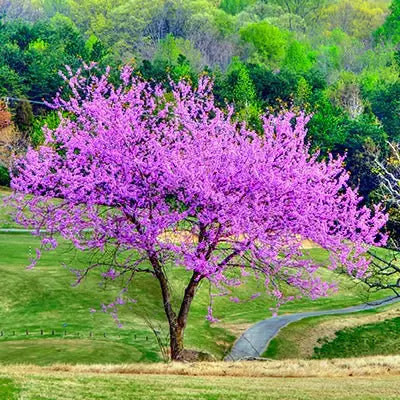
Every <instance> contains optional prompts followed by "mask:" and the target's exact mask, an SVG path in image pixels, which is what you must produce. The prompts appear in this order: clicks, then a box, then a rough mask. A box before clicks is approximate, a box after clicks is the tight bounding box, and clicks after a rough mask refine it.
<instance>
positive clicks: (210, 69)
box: [0, 0, 400, 201]
mask: <svg viewBox="0 0 400 400" xmlns="http://www.w3.org/2000/svg"><path fill="white" fill-rule="evenodd" d="M0 13H1V20H0V43H1V46H0V97H7V96H8V97H18V98H28V99H30V100H34V101H42V100H43V99H45V100H49V99H51V98H52V97H53V96H54V95H55V93H56V92H57V89H58V87H59V86H60V85H61V84H62V79H61V77H60V76H59V75H58V71H59V70H65V68H64V66H65V65H69V66H71V68H72V69H76V68H78V67H79V66H80V65H81V64H82V62H90V61H96V62H98V63H99V64H100V65H101V66H106V65H112V66H114V67H118V66H121V65H123V64H127V63H128V64H131V65H133V66H134V67H135V68H136V71H137V73H139V74H141V75H142V76H144V78H146V79H153V80H155V81H163V82H168V81H169V79H170V78H172V79H173V80H178V79H180V78H185V79H188V80H189V81H191V82H192V83H194V84H196V81H197V79H198V77H199V76H200V75H202V74H204V73H206V74H209V75H211V76H212V77H213V79H214V82H215V85H214V93H215V96H216V99H217V101H218V104H220V105H224V104H225V103H226V102H228V103H233V104H234V105H235V109H236V114H237V118H240V119H245V120H247V121H248V123H249V124H250V125H251V126H252V127H254V128H256V129H260V121H259V115H261V114H262V113H263V112H264V111H265V110H266V109H269V110H270V111H271V112H279V110H282V109H284V108H293V109H294V110H305V111H306V112H308V113H312V114H313V118H312V119H311V121H310V123H309V139H310V140H311V142H312V148H313V150H314V149H319V150H320V151H321V157H323V156H324V155H325V154H326V153H327V152H328V151H329V152H333V153H334V154H337V153H344V152H347V154H348V156H347V168H348V169H349V170H350V171H351V183H352V185H354V186H356V185H359V186H360V192H361V193H362V194H363V195H364V196H366V198H367V199H369V201H373V199H374V198H375V193H376V191H377V190H378V187H379V179H377V174H376V173H375V171H374V169H375V158H376V157H378V158H380V159H381V160H383V159H385V158H386V157H387V156H388V155H389V150H388V145H387V142H388V141H394V142H398V141H399V140H400V100H399V98H400V96H399V95H400V79H399V72H400V52H399V50H398V43H399V41H400V0H393V1H392V2H390V1H388V0H324V1H321V0H285V1H282V0H156V1H154V0H151V1H150V0H124V1H122V0H113V1H111V0H83V1H82V0H81V1H77V0H66V1H65V0H3V1H2V2H0ZM14 106H16V105H14ZM33 111H34V114H35V118H34V119H33V121H32V123H31V124H30V126H27V127H24V128H23V129H22V130H25V131H26V132H28V134H29V135H30V138H31V142H32V143H33V144H34V145H35V146H37V145H39V144H40V142H41V140H42V139H43V135H42V134H41V127H42V126H43V125H44V124H46V123H47V124H50V125H51V126H55V125H56V124H57V116H56V115H54V113H51V112H50V113H49V112H48V110H47V111H46V109H45V108H43V107H40V106H38V105H35V103H34V104H33ZM15 112H16V109H14V113H15Z"/></svg>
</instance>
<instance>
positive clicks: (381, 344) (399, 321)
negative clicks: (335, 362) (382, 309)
mask: <svg viewBox="0 0 400 400" xmlns="http://www.w3.org/2000/svg"><path fill="white" fill-rule="evenodd" d="M399 352H400V317H398V318H392V319H387V320H384V321H380V322H377V323H371V324H364V325H361V326H357V327H354V328H347V329H343V330H339V331H337V332H336V333H335V338H334V339H332V340H326V341H324V340H323V341H322V343H321V347H317V348H316V349H315V350H314V355H313V358H319V359H321V358H324V359H325V358H339V357H340V358H346V357H362V356H373V355H378V354H379V355H388V354H399Z"/></svg>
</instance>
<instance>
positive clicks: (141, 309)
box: [0, 234, 382, 364]
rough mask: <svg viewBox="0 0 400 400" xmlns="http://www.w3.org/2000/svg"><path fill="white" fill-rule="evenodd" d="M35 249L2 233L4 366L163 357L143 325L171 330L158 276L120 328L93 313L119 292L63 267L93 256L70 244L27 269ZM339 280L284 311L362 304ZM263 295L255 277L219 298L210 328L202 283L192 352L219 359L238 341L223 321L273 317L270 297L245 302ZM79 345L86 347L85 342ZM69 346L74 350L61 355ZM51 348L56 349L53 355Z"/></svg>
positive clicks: (188, 339)
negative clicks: (325, 293) (329, 290)
mask: <svg viewBox="0 0 400 400" xmlns="http://www.w3.org/2000/svg"><path fill="white" fill-rule="evenodd" d="M37 244H38V242H37V239H36V238H34V237H32V236H31V235H28V234H0V274H1V280H0V321H1V322H0V360H1V361H3V362H5V363H13V362H14V363H23V362H27V360H28V361H29V362H33V363H39V364H46V363H53V362H56V361H61V360H62V361H63V362H70V363H82V362H89V363H90V362H94V361H95V360H96V357H97V356H95V355H96V354H98V357H99V359H100V360H102V361H104V362H107V361H109V362H122V361H123V362H134V361H156V360H159V359H160V356H159V348H158V345H157V343H156V340H155V337H154V335H153V334H152V333H151V331H150V329H149V327H148V326H147V324H146V322H145V318H146V317H148V316H151V319H152V320H153V321H154V323H155V325H156V328H157V329H159V330H160V331H161V332H162V334H164V335H165V333H166V332H167V326H166V324H165V319H164V314H163V311H162V307H161V296H160V292H159V288H158V282H157V281H156V280H155V279H154V278H152V277H148V276H141V277H140V278H138V280H137V281H135V282H134V284H133V286H132V288H131V292H130V295H131V297H133V298H135V299H137V300H138V303H137V304H132V305H130V306H125V307H122V308H121V310H120V314H119V315H120V318H121V321H122V322H123V324H124V326H123V328H122V329H118V328H117V327H116V325H115V323H114V321H113V319H112V318H111V317H110V316H109V315H108V314H104V313H102V312H96V313H90V312H89V309H90V308H96V309H98V308H99V306H100V304H101V303H109V302H111V301H113V300H114V298H115V297H116V295H117V293H118V292H119V289H120V288H118V287H115V286H114V287H113V286H107V288H100V287H99V280H98V278H97V276H94V275H93V276H89V278H88V279H87V280H85V281H84V282H83V283H82V284H81V285H79V286H78V287H72V286H71V284H72V283H73V282H74V279H73V276H72V274H71V273H70V272H69V271H68V270H67V269H65V268H63V267H62V266H61V264H62V263H67V264H68V265H69V266H72V267H77V266H82V265H85V263H87V261H88V260H87V256H85V255H82V254H80V253H77V252H76V251H74V250H72V249H71V248H70V246H69V245H67V244H66V243H63V244H62V245H61V246H60V247H59V249H57V251H53V252H49V253H44V254H43V257H42V259H41V261H40V262H39V264H38V265H37V267H35V268H34V269H33V270H26V269H25V266H26V265H27V264H28V258H29V255H30V253H31V252H34V249H35V247H36V246H37ZM311 253H312V255H313V257H315V258H316V259H319V260H320V261H321V262H322V261H323V260H324V259H325V260H326V254H325V253H324V252H323V251H322V250H319V249H314V250H311ZM170 268H171V269H173V270H174V271H172V273H173V275H174V277H175V279H174V280H173V282H172V287H173V291H174V293H176V294H178V295H179V296H181V295H182V293H183V289H184V285H183V283H184V282H186V279H187V278H188V276H187V273H186V271H184V270H183V269H182V268H179V269H176V270H175V268H172V267H170ZM326 273H327V274H328V273H329V274H332V273H331V272H328V271H327V272H326ZM339 281H340V288H341V289H340V290H339V292H338V293H336V294H334V295H333V296H332V297H330V298H322V299H319V300H316V301H311V300H302V301H296V302H293V303H289V304H287V305H285V306H284V307H282V309H281V311H280V312H281V313H285V312H298V311H301V310H306V309H308V310H310V309H326V308H333V307H345V306H348V305H351V304H357V303H360V302H361V301H363V300H364V299H363V297H362V293H363V290H364V289H363V288H362V287H361V286H360V285H355V284H354V283H353V282H351V281H350V280H349V279H348V278H345V277H343V276H342V277H339ZM261 290H262V283H260V282H257V281H255V280H254V279H250V278H249V282H248V284H247V285H244V286H243V287H241V288H238V289H237V290H236V292H235V295H236V296H238V297H239V298H241V299H243V300H244V301H243V302H241V303H240V304H234V303H232V302H230V301H229V300H228V299H227V298H216V300H215V306H214V308H215V315H216V316H217V317H219V318H220V319H221V324H210V323H209V322H208V321H206V320H205V315H206V312H207V306H208V304H209V296H208V293H209V285H208V284H207V283H206V282H204V283H203V284H202V285H201V287H200V290H199V293H198V295H197V297H196V299H195V301H194V303H193V307H192V309H191V313H190V316H189V322H188V328H187V331H186V336H185V343H186V347H187V348H193V349H198V350H203V351H207V352H209V353H211V354H213V355H214V356H215V357H216V358H217V359H221V358H222V357H223V356H224V354H226V353H227V351H229V348H230V346H231V345H232V343H233V341H234V340H235V338H236V336H237V334H236V335H235V333H234V332H233V331H231V330H228V329H227V328H226V327H225V324H229V325H231V326H230V329H232V326H233V328H234V326H235V325H240V324H250V323H254V322H257V321H259V320H261V319H264V318H268V317H270V316H271V311H270V310H269V308H270V307H272V306H273V304H274V303H273V301H272V300H271V299H270V298H268V297H267V296H266V295H265V294H264V295H262V296H261V297H260V298H258V299H256V300H254V301H245V299H246V298H248V297H249V296H250V295H251V294H252V293H255V292H258V291H261ZM381 295H382V294H381ZM179 296H177V298H178V297H179ZM26 330H27V331H28V335H26ZM41 330H43V336H42V335H41ZM53 330H54V335H52V331H53ZM65 332H66V337H65ZM1 334H3V336H1ZM104 334H105V335H106V337H104ZM45 338H46V341H45V342H44V341H43V339H45ZM146 338H147V339H146ZM72 339H74V340H73V341H72ZM37 340H40V342H38V341H37ZM54 340H57V341H54ZM14 341H15V343H14ZM79 341H82V343H81V344H79ZM17 342H18V343H19V344H18V343H17ZM39 343H40V344H39ZM113 343H114V344H115V351H112V352H108V354H110V358H109V359H108V360H107V355H106V354H107V353H106V352H103V350H102V347H104V348H108V349H112V348H114V347H113V346H114V344H113ZM18 346H19V347H18ZM68 346H71V349H70V351H64V350H60V349H62V348H66V347H68ZM118 346H120V347H118ZM47 347H48V348H47ZM46 348H47V349H46ZM51 348H53V349H58V350H55V351H54V352H53V351H50V349H51ZM78 348H79V350H76V349H78ZM16 349H20V350H21V351H16ZM121 349H125V350H126V351H125V350H124V351H125V352H126V354H127V355H122V353H124V351H122V350H121Z"/></svg>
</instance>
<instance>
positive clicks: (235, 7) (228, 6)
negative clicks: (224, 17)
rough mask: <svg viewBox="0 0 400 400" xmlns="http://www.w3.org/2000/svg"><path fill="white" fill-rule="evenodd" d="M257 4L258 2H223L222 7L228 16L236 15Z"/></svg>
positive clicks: (245, 0)
mask: <svg viewBox="0 0 400 400" xmlns="http://www.w3.org/2000/svg"><path fill="white" fill-rule="evenodd" d="M255 2H256V0H222V1H221V4H220V7H221V8H222V9H223V10H224V11H225V12H227V13H228V14H232V15H236V14H238V13H240V12H241V11H243V10H244V9H245V8H246V7H248V6H250V5H253V4H254V3H255Z"/></svg>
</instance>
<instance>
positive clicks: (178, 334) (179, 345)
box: [169, 325, 184, 361]
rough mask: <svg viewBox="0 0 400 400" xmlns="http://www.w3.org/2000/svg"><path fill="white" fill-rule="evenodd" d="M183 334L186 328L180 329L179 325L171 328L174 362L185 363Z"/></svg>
mask: <svg viewBox="0 0 400 400" xmlns="http://www.w3.org/2000/svg"><path fill="white" fill-rule="evenodd" d="M183 332H184V328H183V329H182V328H180V327H178V326H177V325H175V326H171V325H170V327H169V343H170V350H171V360H172V361H183V359H184V353H183V349H184V348H183Z"/></svg>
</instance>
